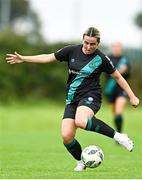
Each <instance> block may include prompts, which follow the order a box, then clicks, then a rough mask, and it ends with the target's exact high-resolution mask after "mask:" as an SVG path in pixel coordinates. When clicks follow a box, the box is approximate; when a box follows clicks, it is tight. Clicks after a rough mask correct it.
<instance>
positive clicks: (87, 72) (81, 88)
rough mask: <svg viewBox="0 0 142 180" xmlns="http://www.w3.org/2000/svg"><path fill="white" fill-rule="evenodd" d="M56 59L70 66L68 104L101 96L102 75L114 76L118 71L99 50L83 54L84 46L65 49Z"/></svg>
mask: <svg viewBox="0 0 142 180" xmlns="http://www.w3.org/2000/svg"><path fill="white" fill-rule="evenodd" d="M55 57H56V59H57V60H59V61H65V62H67V64H68V70H69V71H68V72H69V76H68V81H67V97H66V103H67V104H70V103H72V102H76V101H79V100H81V99H82V98H84V97H90V96H91V97H94V96H95V97H96V96H97V95H99V96H100V94H101V87H100V75H101V73H102V72H106V73H107V74H112V73H113V72H114V71H115V70H116V69H115V67H114V65H113V63H112V62H111V60H110V59H109V58H108V57H107V56H105V55H104V54H103V53H102V52H101V51H100V50H99V49H96V51H95V52H94V53H93V54H89V55H87V54H84V53H83V51H82V45H73V46H67V47H64V48H63V49H61V50H59V51H57V52H56V53H55Z"/></svg>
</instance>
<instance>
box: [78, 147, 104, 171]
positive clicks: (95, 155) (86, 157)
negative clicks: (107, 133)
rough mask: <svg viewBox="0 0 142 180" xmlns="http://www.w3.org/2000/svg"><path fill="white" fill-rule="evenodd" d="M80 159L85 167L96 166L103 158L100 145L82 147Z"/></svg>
mask: <svg viewBox="0 0 142 180" xmlns="http://www.w3.org/2000/svg"><path fill="white" fill-rule="evenodd" d="M81 160H82V161H83V163H84V164H85V166H86V167H89V168H96V167H98V166H99V165H100V164H101V163H102V161H103V160H104V153H103V151H102V149H101V148H100V147H98V146H95V145H90V146H87V147H85V148H84V149H83V151H82V153H81Z"/></svg>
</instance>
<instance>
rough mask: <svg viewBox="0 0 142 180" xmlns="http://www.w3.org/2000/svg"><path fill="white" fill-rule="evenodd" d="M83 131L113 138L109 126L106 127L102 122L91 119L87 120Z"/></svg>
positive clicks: (112, 132) (112, 131) (113, 132)
mask: <svg viewBox="0 0 142 180" xmlns="http://www.w3.org/2000/svg"><path fill="white" fill-rule="evenodd" d="M85 130H87V131H94V132H97V133H100V134H103V135H105V136H108V137H110V138H113V137H114V134H115V131H114V129H112V128H111V127H110V126H108V125H107V124H106V123H104V122H103V121H101V120H99V119H97V118H95V117H92V118H89V119H88V122H87V125H86V128H85Z"/></svg>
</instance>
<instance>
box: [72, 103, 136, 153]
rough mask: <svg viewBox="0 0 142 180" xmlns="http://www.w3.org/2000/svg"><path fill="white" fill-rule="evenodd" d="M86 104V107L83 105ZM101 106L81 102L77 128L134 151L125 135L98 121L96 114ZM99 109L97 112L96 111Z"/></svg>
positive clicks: (77, 113) (78, 109)
mask: <svg viewBox="0 0 142 180" xmlns="http://www.w3.org/2000/svg"><path fill="white" fill-rule="evenodd" d="M83 104H84V105H83ZM97 108H98V109H99V105H98V104H96V103H92V104H88V103H87V104H86V100H85V101H84V100H83V101H81V102H80V103H79V106H78V108H77V111H76V116H75V124H76V126H77V127H80V128H82V129H85V130H88V131H94V132H97V133H100V134H103V135H105V136H108V137H110V138H113V139H115V140H116V141H117V142H118V143H120V144H121V145H123V146H124V147H125V148H127V150H129V151H132V149H133V142H132V140H130V139H129V138H128V136H126V135H124V134H120V133H118V132H116V131H115V130H114V129H113V128H111V127H110V126H109V125H107V124H106V123H104V122H103V121H101V120H100V119H97V118H96V117H95V116H94V112H97V111H98V109H97ZM95 109H97V110H95Z"/></svg>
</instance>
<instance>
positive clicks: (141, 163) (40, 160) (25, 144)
mask: <svg viewBox="0 0 142 180" xmlns="http://www.w3.org/2000/svg"><path fill="white" fill-rule="evenodd" d="M109 108H110V106H107V105H103V106H102V109H101V110H100V112H99V113H98V117H99V118H101V119H103V120H104V121H106V122H107V123H109V124H110V125H113V123H112V121H111V113H110V109H109ZM63 110H64V107H63V106H62V105H56V104H54V103H51V102H48V101H47V102H46V103H38V102H37V103H36V104H15V105H8V106H2V105H1V106H0V123H1V127H0V128H1V130H0V160H1V162H0V163H1V164H0V165H1V168H0V171H1V172H0V178H1V179H2V178H4V179H8V178H14V179H26V178H29V179H37V178H38V179H54V178H60V179H118V178H119V179H140V178H142V133H141V130H142V108H141V107H139V108H137V109H134V108H132V107H127V108H126V111H125V114H124V116H125V120H126V121H125V124H124V131H125V132H127V133H128V134H129V135H130V137H131V138H132V139H133V140H134V142H135V149H134V151H133V152H132V153H130V152H127V150H125V149H124V148H122V147H120V146H119V145H116V143H115V142H114V141H113V140H112V139H110V138H107V137H105V136H102V135H99V134H97V133H92V132H86V131H83V130H78V132H77V139H78V140H79V141H80V143H81V144H82V146H83V147H85V146H87V145H90V144H96V145H98V146H100V147H101V148H102V149H103V151H104V154H105V160H104V162H103V164H102V165H101V166H100V167H98V168H96V169H87V170H86V171H84V172H81V173H77V172H73V168H74V166H75V161H74V159H73V158H72V157H71V155H70V154H69V153H68V152H67V151H66V149H65V148H64V146H63V144H62V139H61V137H60V124H61V119H62V113H63Z"/></svg>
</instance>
